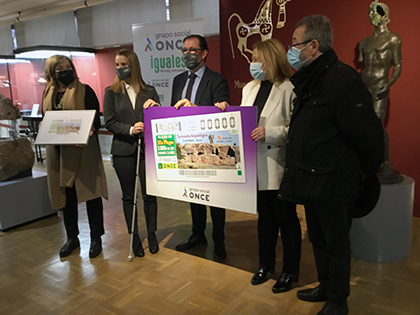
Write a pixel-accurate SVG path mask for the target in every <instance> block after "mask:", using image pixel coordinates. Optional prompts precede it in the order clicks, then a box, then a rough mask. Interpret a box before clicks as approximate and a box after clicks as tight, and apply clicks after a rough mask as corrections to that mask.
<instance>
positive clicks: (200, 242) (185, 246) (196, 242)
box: [175, 234, 207, 252]
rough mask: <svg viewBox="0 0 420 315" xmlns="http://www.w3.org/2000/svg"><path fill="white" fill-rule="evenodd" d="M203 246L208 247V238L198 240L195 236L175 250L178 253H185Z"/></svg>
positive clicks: (177, 246)
mask: <svg viewBox="0 0 420 315" xmlns="http://www.w3.org/2000/svg"><path fill="white" fill-rule="evenodd" d="M202 245H207V240H206V238H205V237H204V238H198V237H197V236H195V235H194V234H193V235H191V236H190V237H189V238H187V239H186V240H185V241H183V242H182V243H179V244H178V245H176V247H175V249H176V250H177V251H180V252H183V251H186V250H189V249H191V248H193V247H197V246H202Z"/></svg>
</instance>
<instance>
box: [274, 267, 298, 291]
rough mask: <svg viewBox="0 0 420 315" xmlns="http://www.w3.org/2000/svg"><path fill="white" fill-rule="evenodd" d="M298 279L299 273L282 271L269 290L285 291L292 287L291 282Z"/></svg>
mask: <svg viewBox="0 0 420 315" xmlns="http://www.w3.org/2000/svg"><path fill="white" fill-rule="evenodd" d="M298 281H299V275H298V274H296V273H294V274H290V273H285V272H283V273H282V274H281V276H280V278H279V279H278V280H277V282H276V284H275V285H273V287H272V288H271V290H272V291H273V293H281V292H287V291H290V290H291V289H292V286H293V283H296V282H298Z"/></svg>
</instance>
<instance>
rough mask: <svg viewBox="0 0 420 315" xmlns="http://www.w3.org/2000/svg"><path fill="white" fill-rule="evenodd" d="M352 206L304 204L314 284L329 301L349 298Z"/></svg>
mask: <svg viewBox="0 0 420 315" xmlns="http://www.w3.org/2000/svg"><path fill="white" fill-rule="evenodd" d="M353 206H354V205H353V203H352V202H350V203H343V204H339V205H328V204H327V205H326V204H323V205H311V204H308V205H305V213H306V222H307V224H308V235H309V240H310V241H311V242H312V247H313V250H314V257H315V263H316V269H317V273H318V281H319V282H320V284H321V286H323V287H325V288H326V290H327V297H328V299H329V300H331V301H333V302H336V303H340V302H343V301H344V300H345V299H346V298H347V297H348V296H349V295H350V259H351V248H350V236H349V231H350V226H351V221H352V213H353Z"/></svg>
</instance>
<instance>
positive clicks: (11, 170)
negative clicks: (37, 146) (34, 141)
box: [0, 94, 35, 181]
mask: <svg viewBox="0 0 420 315" xmlns="http://www.w3.org/2000/svg"><path fill="white" fill-rule="evenodd" d="M20 117H21V114H20V111H19V109H18V107H17V106H15V105H13V102H12V100H10V99H9V98H7V97H4V96H3V95H1V94H0V120H3V119H7V120H11V121H12V125H13V123H14V124H16V122H15V120H16V119H18V118H20ZM11 130H12V132H11V133H10V134H11V138H7V139H5V140H0V181H4V180H6V179H10V178H12V177H14V176H16V175H19V174H28V172H29V174H30V170H31V169H32V166H33V164H34V161H35V156H34V152H33V150H32V146H31V142H30V141H29V140H28V139H26V138H18V136H19V134H18V133H17V132H16V128H11Z"/></svg>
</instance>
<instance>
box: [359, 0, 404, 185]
mask: <svg viewBox="0 0 420 315" xmlns="http://www.w3.org/2000/svg"><path fill="white" fill-rule="evenodd" d="M369 18H370V22H371V24H372V25H373V26H374V32H373V34H372V35H370V36H368V37H366V38H363V39H362V40H361V41H360V43H359V61H360V62H363V63H364V69H363V70H362V73H361V75H362V79H363V81H364V82H365V84H366V86H367V88H368V90H369V92H370V94H371V95H372V101H373V106H374V110H375V112H376V114H377V115H378V117H379V118H380V119H381V122H382V126H383V127H384V135H385V156H384V162H383V165H382V169H381V171H380V173H379V174H378V175H379V179H380V181H381V182H382V183H398V182H401V181H402V179H403V178H402V176H401V174H400V173H399V172H398V171H396V170H393V169H392V165H391V163H390V159H389V138H388V133H387V132H386V129H385V118H386V115H387V112H388V94H389V89H390V87H391V85H393V84H394V83H395V81H397V79H398V78H399V76H400V74H401V38H400V37H399V36H398V35H397V34H395V33H393V32H391V31H389V30H388V24H389V22H390V19H389V8H388V6H387V5H386V4H384V3H381V2H378V0H375V1H374V2H372V3H371V4H370V6H369ZM390 73H391V76H389V74H390Z"/></svg>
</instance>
